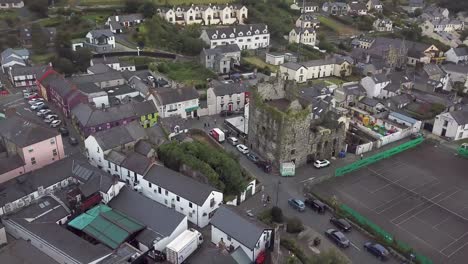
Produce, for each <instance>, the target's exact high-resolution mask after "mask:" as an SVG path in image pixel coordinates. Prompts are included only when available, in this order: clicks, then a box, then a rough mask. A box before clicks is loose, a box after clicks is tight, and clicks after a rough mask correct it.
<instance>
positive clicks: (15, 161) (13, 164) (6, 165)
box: [0, 155, 25, 175]
mask: <svg viewBox="0 0 468 264" xmlns="http://www.w3.org/2000/svg"><path fill="white" fill-rule="evenodd" d="M24 165H25V163H24V161H23V159H22V158H21V157H20V155H13V156H10V157H4V158H0V175H2V174H3V173H6V172H9V171H12V170H14V169H16V168H19V167H21V166H24Z"/></svg>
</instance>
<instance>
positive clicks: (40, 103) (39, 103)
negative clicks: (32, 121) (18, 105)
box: [30, 102, 44, 110]
mask: <svg viewBox="0 0 468 264" xmlns="http://www.w3.org/2000/svg"><path fill="white" fill-rule="evenodd" d="M43 105H44V102H37V103H34V104H33V105H31V107H30V108H31V110H36V109H37V108H39V107H40V106H43Z"/></svg>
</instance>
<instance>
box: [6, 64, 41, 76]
mask: <svg viewBox="0 0 468 264" xmlns="http://www.w3.org/2000/svg"><path fill="white" fill-rule="evenodd" d="M48 69H49V66H48V65H36V66H26V67H12V68H11V71H10V72H11V75H13V76H22V75H36V78H40V77H41V76H42V75H43V74H44V73H45V72H46V71H47V70H48Z"/></svg>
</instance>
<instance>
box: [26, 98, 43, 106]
mask: <svg viewBox="0 0 468 264" xmlns="http://www.w3.org/2000/svg"><path fill="white" fill-rule="evenodd" d="M43 101H44V99H42V98H33V99H31V100H29V101H28V104H29V105H33V104H35V103H37V102H43Z"/></svg>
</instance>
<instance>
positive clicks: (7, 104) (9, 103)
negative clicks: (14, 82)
mask: <svg viewBox="0 0 468 264" xmlns="http://www.w3.org/2000/svg"><path fill="white" fill-rule="evenodd" d="M20 100H23V98H18V99H16V100H13V101H11V102H8V103H6V104H5V106H9V105H11V104H14V103H16V102H18V101H20Z"/></svg>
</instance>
